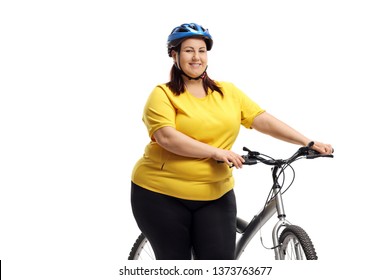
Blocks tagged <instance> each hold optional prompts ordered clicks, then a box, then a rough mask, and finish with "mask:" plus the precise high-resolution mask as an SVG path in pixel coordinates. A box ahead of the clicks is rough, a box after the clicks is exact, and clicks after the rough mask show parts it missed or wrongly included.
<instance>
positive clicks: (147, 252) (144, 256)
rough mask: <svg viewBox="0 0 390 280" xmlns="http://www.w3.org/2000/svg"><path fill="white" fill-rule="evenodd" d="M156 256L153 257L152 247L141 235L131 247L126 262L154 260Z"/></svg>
mask: <svg viewBox="0 0 390 280" xmlns="http://www.w3.org/2000/svg"><path fill="white" fill-rule="evenodd" d="M155 259H156V256H155V255H154V251H153V248H152V245H150V242H149V241H148V239H147V238H146V237H145V235H144V234H143V233H141V234H140V235H139V236H138V238H137V240H136V241H135V242H134V245H133V247H132V248H131V251H130V254H129V257H128V260H155Z"/></svg>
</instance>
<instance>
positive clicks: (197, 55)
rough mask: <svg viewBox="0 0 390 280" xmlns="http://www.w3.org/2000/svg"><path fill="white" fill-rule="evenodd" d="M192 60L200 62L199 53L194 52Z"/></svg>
mask: <svg viewBox="0 0 390 280" xmlns="http://www.w3.org/2000/svg"><path fill="white" fill-rule="evenodd" d="M192 60H199V52H197V51H194V55H193V56H192Z"/></svg>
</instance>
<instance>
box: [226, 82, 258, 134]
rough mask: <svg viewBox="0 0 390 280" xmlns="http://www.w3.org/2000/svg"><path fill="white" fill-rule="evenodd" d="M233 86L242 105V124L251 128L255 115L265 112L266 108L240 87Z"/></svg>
mask: <svg viewBox="0 0 390 280" xmlns="http://www.w3.org/2000/svg"><path fill="white" fill-rule="evenodd" d="M233 87H234V91H235V95H236V96H238V98H239V102H240V106H241V124H242V125H243V126H244V127H246V128H251V126H252V123H253V121H254V119H255V117H257V116H258V115H260V114H261V113H263V112H265V110H264V109H263V108H261V107H260V106H259V105H258V104H257V103H256V102H255V101H253V100H252V99H251V98H250V97H249V96H247V95H246V94H245V93H244V92H242V91H241V90H240V89H239V88H237V87H235V86H234V85H233Z"/></svg>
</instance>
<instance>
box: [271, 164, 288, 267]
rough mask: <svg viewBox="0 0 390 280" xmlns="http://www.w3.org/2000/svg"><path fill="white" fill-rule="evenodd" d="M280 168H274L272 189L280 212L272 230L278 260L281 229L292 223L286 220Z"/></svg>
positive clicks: (277, 209) (279, 257) (279, 256)
mask: <svg viewBox="0 0 390 280" xmlns="http://www.w3.org/2000/svg"><path fill="white" fill-rule="evenodd" d="M278 170H279V168H278V167H277V166H275V167H273V168H272V178H273V188H272V189H273V193H274V197H275V202H276V212H277V214H278V219H279V221H278V222H277V223H276V224H275V226H274V228H273V230H272V241H273V243H274V252H275V259H276V260H280V259H281V252H280V244H279V231H280V229H281V228H282V227H285V226H287V225H291V223H290V222H288V221H287V220H286V213H285V211H284V205H283V199H282V193H281V187H280V185H279V183H278V175H277V173H278Z"/></svg>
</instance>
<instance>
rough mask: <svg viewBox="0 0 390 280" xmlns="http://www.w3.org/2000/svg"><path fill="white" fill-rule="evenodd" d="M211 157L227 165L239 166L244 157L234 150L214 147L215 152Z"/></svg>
mask: <svg viewBox="0 0 390 280" xmlns="http://www.w3.org/2000/svg"><path fill="white" fill-rule="evenodd" d="M213 159H215V160H216V161H219V162H224V163H226V164H227V165H229V167H233V166H234V167H236V168H241V167H242V165H243V163H244V161H245V160H244V158H243V157H242V156H240V155H239V154H236V153H235V152H232V151H230V150H224V149H219V148H216V150H215V153H214V154H213Z"/></svg>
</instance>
